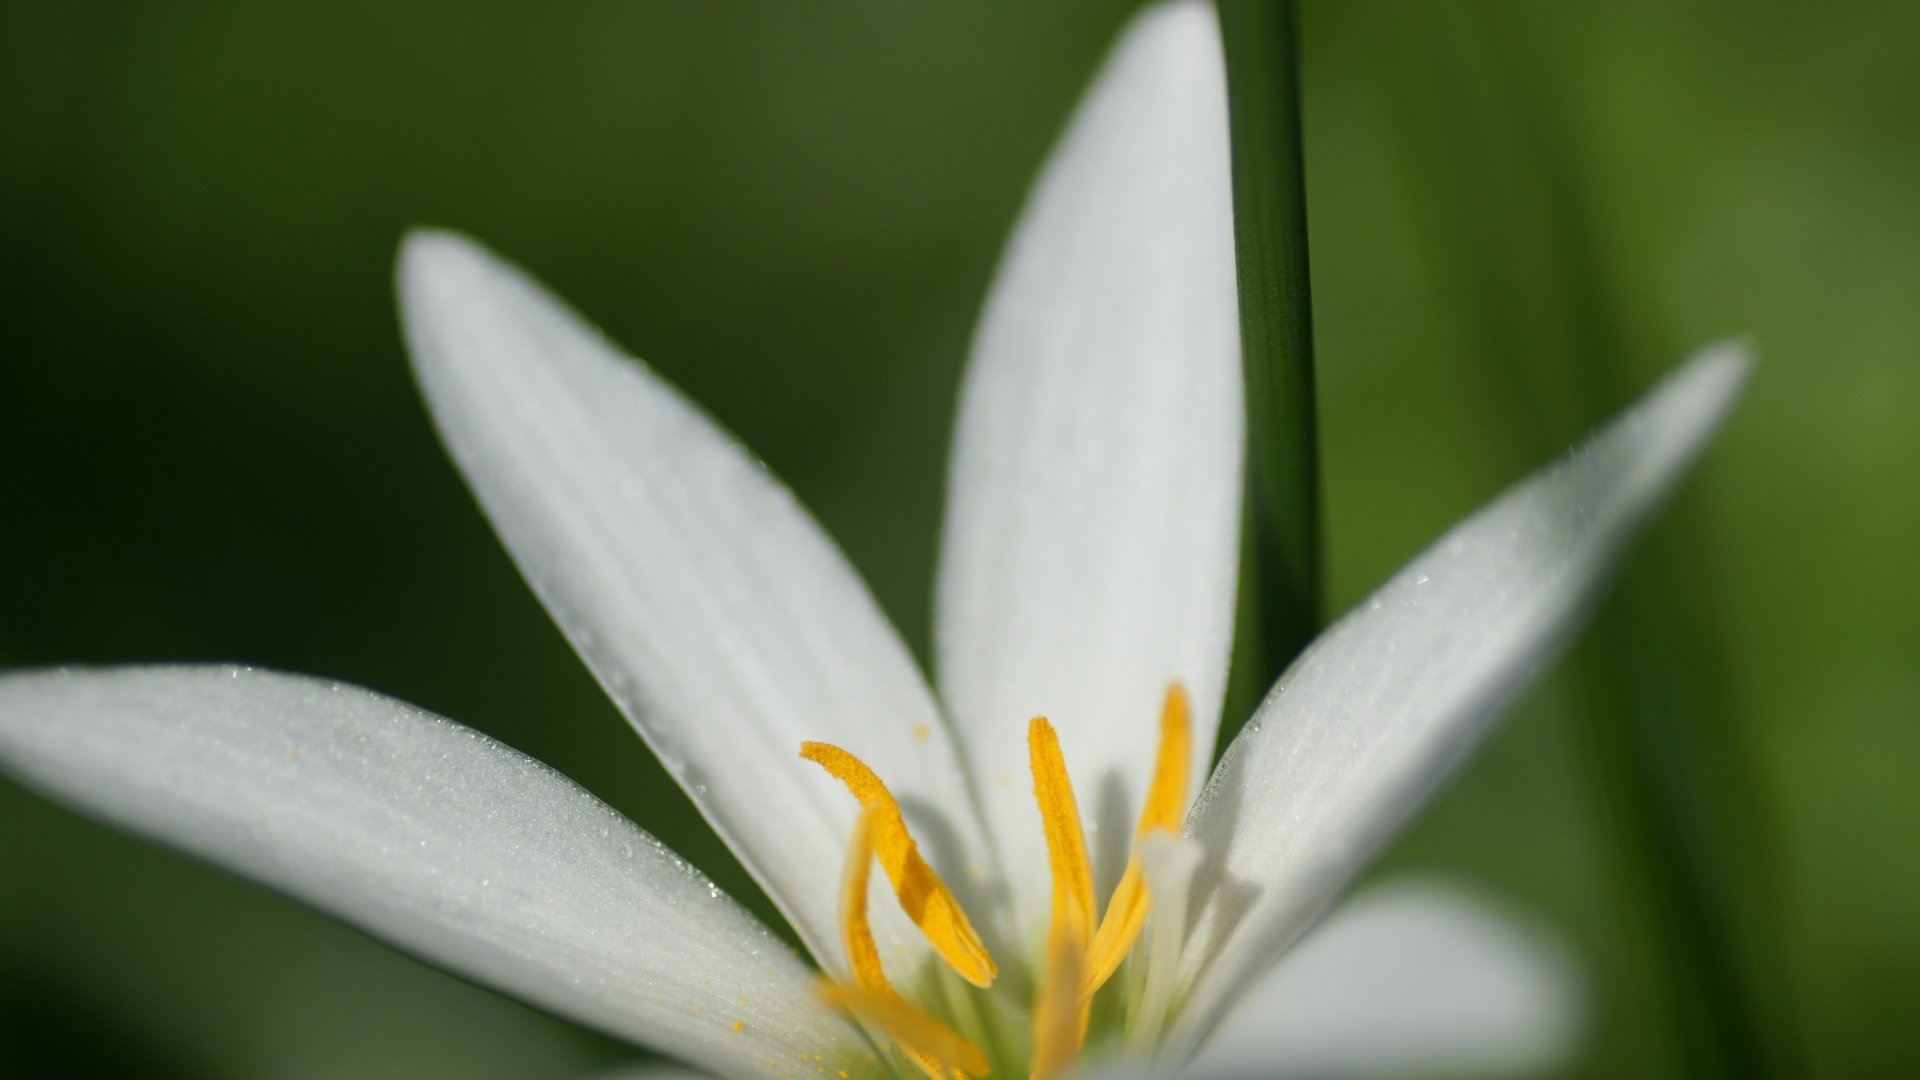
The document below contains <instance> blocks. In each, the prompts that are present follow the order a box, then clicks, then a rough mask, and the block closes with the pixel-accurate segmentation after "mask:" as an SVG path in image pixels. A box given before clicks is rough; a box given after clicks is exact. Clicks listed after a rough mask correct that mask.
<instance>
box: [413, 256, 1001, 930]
mask: <svg viewBox="0 0 1920 1080" xmlns="http://www.w3.org/2000/svg"><path fill="white" fill-rule="evenodd" d="M399 290H400V299H401V310H402V313H403V315H404V319H405V323H406V330H407V340H408V342H409V344H410V345H411V347H412V352H413V359H414V365H415V368H416V371H417V373H418V375H419V379H420V384H421V386H422V388H423V389H424V391H425V393H426V397H427V403H428V405H429V406H430V407H431V409H432V412H433V416H434V419H435V420H436V421H437V423H438V424H439V427H440V431H441V435H442V437H443V438H444V439H445V441H446V443H447V446H448V448H449V450H450V451H451V452H452V454H453V458H454V460H455V462H456V463H458V464H459V466H460V469H461V471H462V472H463V473H464V474H465V475H466V479H467V482H468V483H469V484H470V485H471V486H472V487H473V490H474V493H475V494H476V496H477V497H478V498H479V501H480V505H481V506H482V508H484V509H485V510H486V512H487V516H488V517H489V518H490V519H491V520H492V522H493V526H494V528H495V529H496V530H498V532H499V534H500V537H501V539H502V540H503V541H504V542H505V544H506V547H507V550H508V551H509V552H510V553H511V554H512V555H513V558H514V560H515V562H516V563H518V564H519V567H520V570H521V572H522V573H523V574H524V575H525V576H526V578H527V581H528V583H529V584H531V585H532V587H533V590H534V592H535V593H537V594H538V595H539V597H540V599H541V600H542V601H543V602H544V603H545V604H546V606H547V610H548V611H549V612H550V613H551V614H552V615H553V617H554V620H555V621H556V622H558V623H559V625H560V627H561V628H562V630H564V631H565V632H566V634H567V636H568V638H569V639H570V640H571V641H572V642H573V644H574V647H575V649H577V650H578V651H579V653H580V655H581V656H582V657H583V658H584V659H585V660H586V662H587V665H588V666H589V667H590V668H591V669H592V670H593V673H594V675H595V676H596V677H598V678H599V680H600V683H601V685H602V686H604V687H606V689H607V692H608V693H609V694H610V695H611V696H612V697H613V699H614V701H615V703H616V704H618V705H619V707H620V710H621V711H622V712H623V713H625V714H626V716H627V718H628V719H629V720H631V721H632V722H633V725H634V726H635V727H636V728H637V729H639V731H640V734H641V735H642V736H643V737H644V738H645V739H646V740H647V743H648V745H649V746H651V747H652V748H653V750H654V752H655V753H657V754H659V755H660V759H661V761H662V762H664V763H665V764H666V766H667V768H668V770H669V771H670V772H671V773H672V774H673V775H674V777H675V778H676V779H677V780H678V781H679V782H680V784H681V786H682V787H684V788H686V789H687V791H688V793H689V794H690V795H691V796H692V798H693V800H694V802H695V803H696V804H697V805H698V806H699V807H700V810H701V812H702V813H703V814H705V815H706V817H707V820H708V821H709V822H711V823H712V824H713V826H714V828H715V829H716V830H718V831H719V833H720V835H721V836H722V837H723V838H725V839H726V841H727V842H728V844H729V845H731V846H732V848H733V850H734V852H735V853H736V854H738V855H739V856H740V858H741V860H742V861H743V862H744V863H745V864H746V866H747V869H748V870H749V871H750V872H752V874H753V875H754V877H755V879H756V880H757V881H759V882H760V884H761V885H762V886H764V887H765V888H766V890H767V892H768V894H769V895H770V896H772V898H773V900H774V902H775V903H776V904H778V905H779V906H780V909H781V911H782V912H783V913H784V914H786V915H787V917H788V918H789V919H790V920H791V921H792V922H793V924H794V926H795V927H796V928H797V929H798V930H799V932H800V934H801V936H802V938H803V939H805V941H806V942H807V944H808V946H809V947H810V948H811V949H812V950H813V951H814V954H815V955H816V956H819V957H821V958H822V959H823V962H825V963H827V964H829V965H830V966H834V965H837V964H838V963H839V947H838V943H837V942H838V937H837V927H838V922H837V919H836V913H835V907H836V903H835V899H836V887H835V885H836V882H837V881H838V880H839V865H840V858H841V853H842V852H843V851H844V850H845V847H846V842H847V837H849V836H851V835H852V833H853V825H854V819H855V816H856V814H857V812H858V806H857V804H855V803H854V802H853V800H851V799H849V798H847V796H846V793H845V792H844V791H841V790H839V786H838V785H837V784H835V783H834V782H833V781H832V780H831V779H830V778H828V777H825V776H822V775H821V773H820V770H818V769H815V768H813V767H811V766H808V765H806V764H805V763H803V762H802V761H800V759H799V756H798V755H799V752H800V744H801V743H802V742H803V741H805V740H809V739H819V740H825V741H829V742H833V743H836V744H838V745H841V746H845V747H846V748H848V749H849V750H850V751H852V752H854V753H857V754H859V755H860V756H861V758H862V759H863V760H865V761H867V762H868V763H870V764H871V765H872V766H873V767H874V768H875V769H876V770H878V771H879V772H880V773H881V775H883V776H885V777H886V778H887V782H888V784H890V785H892V786H893V788H894V790H896V791H897V792H898V793H899V795H900V797H901V802H902V803H903V804H906V805H907V806H909V807H911V808H912V810H911V812H910V815H909V816H910V818H913V817H915V816H916V815H917V817H918V820H915V821H914V824H915V826H916V828H917V829H918V830H919V831H920V832H921V833H922V834H924V835H927V836H929V837H937V838H939V840H940V841H941V842H942V843H944V844H945V847H944V848H939V847H936V848H935V849H933V850H930V852H929V856H930V857H931V858H933V859H934V860H935V862H936V864H937V865H938V866H939V867H940V868H941V869H942V870H944V871H946V872H947V873H948V875H949V877H950V878H962V879H964V878H965V876H966V871H967V869H968V868H970V867H974V868H977V867H979V866H981V865H982V864H983V860H985V859H986V856H985V855H984V854H983V853H982V845H981V842H980V839H979V837H980V832H979V827H978V823H977V818H976V817H975V816H974V814H973V811H972V809H971V804H970V802H969V798H970V796H969V793H968V790H967V787H966V784H965V781H964V778H963V774H962V769H961V765H960V759H959V756H958V754H957V752H956V751H955V750H954V748H953V746H952V744H951V742H950V740H949V737H948V733H947V728H946V725H945V724H944V723H943V721H942V719H941V717H940V715H939V714H938V712H937V710H936V707H935V705H934V702H933V699H932V696H931V694H930V693H929V691H928V689H927V687H926V684H925V681H924V680H923V679H922V678H921V676H920V673H919V671H918V670H917V669H916V667H915V665H914V663H913V661H912V659H911V657H910V656H909V655H908V654H907V651H906V649H905V647H904V646H903V645H902V644H901V642H900V640H899V638H898V636H897V635H896V634H895V633H894V631H893V629H892V627H891V626H889V625H888V623H887V621H886V618H885V616H884V615H882V614H881V612H880V610H879V608H878V607H877V606H876V605H875V604H874V602H873V599H872V597H871V596H870V595H869V594H868V592H867V590H866V587H865V586H864V585H863V584H862V583H861V581H860V579H859V578H858V577H857V576H856V575H855V574H854V572H853V570H852V568H851V567H849V566H848V565H847V563H846V560H845V558H844V557H843V556H842V555H841V553H840V551H839V550H838V549H837V548H836V547H835V546H834V544H833V542H832V541H831V540H829V539H828V538H827V536H826V535H825V533H823V532H822V531H821V530H820V528H819V527H818V526H817V525H816V524H815V523H814V521H813V520H812V518H810V517H809V516H808V515H807V513H806V511H805V510H804V509H803V508H802V507H801V506H800V505H799V504H798V503H797V502H796V501H795V499H794V498H793V495H792V494H791V493H790V492H789V491H787V489H786V488H785V487H783V486H781V484H780V483H779V481H778V480H776V479H775V478H774V477H773V476H772V474H771V473H769V472H768V470H767V468H766V466H765V465H764V464H762V463H761V462H760V461H758V460H756V459H755V458H754V457H753V456H752V455H751V454H750V453H749V452H748V451H747V450H746V448H744V447H742V446H741V445H740V444H739V443H738V442H736V441H735V440H734V439H733V438H732V437H731V436H729V435H728V434H726V433H725V432H724V431H722V430H721V429H720V428H719V427H718V426H717V425H715V424H714V423H713V421H711V420H710V419H708V418H707V417H706V416H705V415H704V414H703V413H702V412H701V411H700V410H699V409H698V408H697V407H695V406H694V405H693V404H692V403H690V402H688V401H687V400H686V399H685V398H684V397H682V396H681V395H680V394H679V393H678V392H677V391H675V390H674V389H673V388H672V387H671V386H669V385H667V383H666V382H664V381H663V380H661V379H660V378H659V377H658V376H656V375H654V374H653V373H652V372H650V371H649V370H648V369H647V368H646V367H645V366H644V365H642V364H641V363H639V362H638V361H635V360H632V359H630V358H628V357H626V356H623V355H622V354H621V353H620V352H619V351H618V350H617V349H616V348H615V347H614V346H613V345H612V344H611V343H609V342H608V341H607V340H606V339H605V338H604V337H602V336H601V335H600V333H599V332H598V331H597V330H595V329H594V328H592V327H591V326H589V325H587V324H586V323H585V322H584V321H583V320H582V319H581V318H580V317H579V316H578V315H576V314H574V313H573V312H572V311H570V310H568V309H567V308H566V307H565V306H564V305H562V304H561V303H560V302H559V301H558V300H556V299H555V298H553V297H552V296H551V295H549V294H548V293H547V292H545V291H544V290H543V289H541V288H540V287H539V286H538V285H536V284H535V283H534V282H532V281H531V280H529V279H528V278H527V277H525V276H524V275H522V274H521V273H519V272H518V271H517V270H515V269H514V268H512V267H510V266H508V265H506V264H505V263H503V262H501V261H500V260H498V259H496V258H495V257H494V256H492V255H491V254H489V253H488V252H486V251H485V250H483V249H482V248H481V247H479V246H478V245H477V244H474V243H473V242H471V241H469V240H466V239H464V238H462V237H458V236H454V235H451V234H446V233H416V234H414V235H413V236H411V237H409V238H408V240H407V243H406V245H405V247H404V249H403V250H402V252H401V256H400V266H399ZM884 925H886V926H888V927H896V926H904V925H905V924H904V921H903V920H899V919H896V918H891V917H887V918H886V921H885V924H884ZM880 936H881V947H882V949H883V951H888V952H892V951H895V950H896V949H899V950H904V951H907V952H910V953H912V955H914V956H918V955H921V953H920V949H921V948H922V947H923V946H922V945H921V944H920V942H919V940H918V938H917V936H915V935H912V934H911V933H910V932H900V933H893V932H883V933H882V934H881V935H880Z"/></svg>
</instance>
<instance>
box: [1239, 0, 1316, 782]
mask: <svg viewBox="0 0 1920 1080" xmlns="http://www.w3.org/2000/svg"><path fill="white" fill-rule="evenodd" d="M1219 4H1220V22H1221V36H1222V38H1223V40H1224V43H1225V47H1226V59H1227V101H1228V111H1229V116H1230V124H1231V132H1232V141H1233V222H1234V226H1233V228H1234V244H1235V249H1236V252H1237V256H1238V264H1239V283H1240V335H1241V351H1242V355H1243V356H1244V358H1245V371H1246V395H1247V396H1246V402H1247V513H1246V519H1245V520H1246V529H1245V531H1244V536H1245V542H1244V543H1243V545H1242V547H1243V550H1244V554H1243V557H1242V559H1241V576H1240V579H1241V595H1240V613H1239V627H1238V630H1239V632H1238V634H1237V636H1236V648H1235V656H1234V686H1233V688H1232V689H1231V690H1230V691H1229V694H1228V700H1229V702H1230V703H1231V704H1230V705H1229V711H1228V713H1227V715H1228V717H1229V718H1231V719H1230V720H1229V724H1232V723H1233V722H1234V721H1235V720H1244V718H1245V717H1246V716H1248V715H1249V714H1250V713H1251V711H1252V705H1253V704H1254V703H1255V702H1257V701H1258V697H1259V695H1261V694H1264V693H1265V692H1266V688H1267V687H1268V686H1269V685H1270V684H1271V683H1272V682H1273V680H1274V679H1275V678H1276V677H1278V675H1279V674H1280V672H1281V670H1282V669H1283V668H1285V667H1286V665H1287V663H1288V662H1289V661H1291V660H1292V659H1293V657H1294V656H1295V655H1297V654H1298V653H1299V651H1300V650H1301V649H1302V648H1304V647H1305V646H1306V644H1307V642H1308V641H1311V640H1312V639H1313V635H1314V634H1315V633H1316V632H1317V631H1318V630H1319V626H1320V604H1321V583H1320V461H1319V434H1318V425H1317V422H1316V420H1315V415H1314V378H1313V307H1312V293H1311V290H1310V289H1309V287H1308V265H1307V206H1306V177H1305V173H1304V170H1303V167H1302V159H1301V127H1300V52H1299V13H1298V10H1297V8H1296V7H1295V5H1294V3H1293V2H1292V0H1279V2H1275V0H1219ZM1231 735H1232V731H1230V730H1228V731H1223V732H1222V739H1221V742H1220V745H1221V746H1225V745H1226V743H1227V741H1228V739H1229V738H1230V737H1231Z"/></svg>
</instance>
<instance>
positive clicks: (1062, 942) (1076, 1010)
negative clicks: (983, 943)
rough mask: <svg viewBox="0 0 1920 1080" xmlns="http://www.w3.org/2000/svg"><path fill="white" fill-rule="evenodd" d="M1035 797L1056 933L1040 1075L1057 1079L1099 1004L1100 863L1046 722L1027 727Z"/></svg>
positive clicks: (1037, 1038)
mask: <svg viewBox="0 0 1920 1080" xmlns="http://www.w3.org/2000/svg"><path fill="white" fill-rule="evenodd" d="M1027 756H1028V759H1029V763H1030V765H1031V767H1032V769H1033V797H1034V801H1036V802H1037V803H1039V804H1040V824H1041V828H1042V830H1043V831H1044V832H1045V834H1046V838H1047V862H1048V864H1049V865H1050V866H1051V868H1052V871H1053V926H1052V927H1051V929H1049V930H1048V931H1047V977H1046V982H1045V984H1044V985H1043V986H1042V987H1041V997H1040V1000H1039V1001H1038V1002H1036V1003H1035V1005H1034V1010H1033V1040H1034V1041H1033V1070H1032V1071H1033V1075H1034V1076H1036V1077H1047V1076H1052V1075H1055V1074H1057V1073H1059V1072H1060V1071H1062V1070H1064V1069H1065V1068H1067V1067H1068V1066H1069V1065H1071V1064H1073V1061H1074V1059H1075V1058H1076V1057H1078V1056H1079V1054H1080V1045H1081V1043H1083V1042H1085V1041H1086V1037H1087V1018H1088V1015H1089V1013H1090V1012H1091V1009H1092V1006H1093V998H1092V997H1090V996H1088V995H1087V994H1085V993H1083V992H1082V989H1083V984H1084V982H1085V981H1086V965H1087V938H1088V936H1089V928H1090V927H1091V926H1092V925H1093V862H1092V860H1091V859H1089V858H1088V857H1087V834H1086V831H1085V830H1084V829H1082V828H1081V826H1080V807H1079V804H1078V803H1077V802H1075V800H1074V797H1073V783H1072V781H1070V780H1069V779H1068V778H1067V763H1066V761H1065V759H1064V758H1062V756H1061V754H1060V736H1059V735H1058V734H1057V733H1056V732H1055V731H1054V730H1053V725H1052V724H1050V723H1048V722H1047V719H1046V717H1044V716H1036V717H1034V718H1033V721H1032V722H1031V723H1029V724H1028V725H1027Z"/></svg>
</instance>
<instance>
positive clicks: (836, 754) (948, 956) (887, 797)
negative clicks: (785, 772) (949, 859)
mask: <svg viewBox="0 0 1920 1080" xmlns="http://www.w3.org/2000/svg"><path fill="white" fill-rule="evenodd" d="M800 756H801V757H803V758H806V759H807V760H808V761H811V762H813V763H814V764H816V765H818V766H820V767H821V768H823V769H825V770H827V771H828V772H829V773H832V774H833V775H834V777H835V778H837V779H838V780H839V781H840V782H841V783H843V784H845V785H847V790H848V791H851V792H852V793H853V797H854V798H856V799H858V800H860V805H861V807H862V808H864V809H865V810H866V811H867V812H868V813H869V814H871V815H872V818H873V822H872V826H871V829H872V834H873V851H874V854H876V855H878V856H879V857H880V868H881V869H883V870H885V871H886V872H887V880H888V881H889V882H891V883H892V885H893V892H894V895H895V896H897V897H899V898H900V907H901V908H902V909H903V910H905V911H906V913H907V917H908V918H910V919H912V920H913V922H914V925H916V926H918V927H919V928H920V932H921V933H923V934H925V935H926V936H927V940H928V941H930V942H932V943H933V947H934V950H935V951H937V952H938V953H939V954H940V956H941V957H942V958H943V959H945V960H946V962H947V963H948V965H950V966H951V967H952V968H953V970H954V971H956V972H958V973H959V974H960V977H961V978H963V979H965V980H967V981H968V982H970V983H972V984H973V985H975V986H978V987H982V988H984V987H988V986H992V985H993V980H994V977H995V976H996V975H998V974H999V973H1000V971H999V968H997V967H995V966H994V963H993V957H991V956H989V955H988V954H987V947H986V946H985V945H984V944H982V943H981V941H980V935H979V934H978V933H976V932H975V931H974V929H973V924H972V923H971V922H969V921H967V913H966V912H965V911H962V910H961V908H960V902H959V901H958V900H955V899H954V897H953V893H952V892H951V891H949V890H948V888H947V885H946V882H943V881H941V880H940V875H938V874H936V873H934V872H933V867H931V866H928V865H927V860H925V859H924V858H921V856H920V849H919V847H918V845H916V844H915V843H914V842H913V835H912V834H911V833H909V832H908V831H907V820H906V818H904V817H902V816H901V815H900V804H899V803H897V802H895V801H894V798H893V793H892V792H890V791H888V790H887V785H886V784H884V783H882V782H881V780H880V778H879V777H878V776H875V775H874V773H873V770H872V769H869V768H868V767H867V764H866V762H864V761H861V760H860V759H859V758H857V757H854V756H853V755H852V754H849V753H847V752H846V751H845V750H842V749H840V748H839V747H837V746H832V745H829V744H827V743H819V742H806V743H801V744H800ZM843 902H844V898H843ZM860 907H861V908H862V909H863V911H864V908H865V907H866V905H865V903H864V901H863V902H862V903H861V904H860ZM862 917H863V918H864V914H863V916H862ZM876 962H877V961H876Z"/></svg>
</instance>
